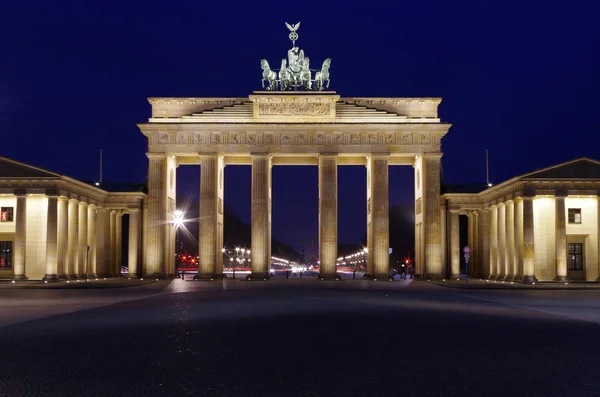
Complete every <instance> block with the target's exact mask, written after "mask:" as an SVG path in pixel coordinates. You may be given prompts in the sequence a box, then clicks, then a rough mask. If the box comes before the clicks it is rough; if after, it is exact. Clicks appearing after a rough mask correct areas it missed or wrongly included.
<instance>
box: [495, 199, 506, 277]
mask: <svg viewBox="0 0 600 397" xmlns="http://www.w3.org/2000/svg"><path fill="white" fill-rule="evenodd" d="M505 257H506V205H505V204H504V203H499V204H498V262H497V264H496V266H497V268H496V274H497V275H498V277H497V278H498V280H504V278H505V277H506V266H505V259H504V258H505Z"/></svg>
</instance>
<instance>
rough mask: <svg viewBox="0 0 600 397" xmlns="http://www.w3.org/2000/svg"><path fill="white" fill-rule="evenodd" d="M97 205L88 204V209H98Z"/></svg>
mask: <svg viewBox="0 0 600 397" xmlns="http://www.w3.org/2000/svg"><path fill="white" fill-rule="evenodd" d="M96 207H97V205H96V204H88V208H96Z"/></svg>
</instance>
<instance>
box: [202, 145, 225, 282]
mask: <svg viewBox="0 0 600 397" xmlns="http://www.w3.org/2000/svg"><path fill="white" fill-rule="evenodd" d="M217 162H218V158H217V155H210V156H201V157H200V233H199V236H200V237H199V245H200V262H199V267H198V278H199V279H204V280H212V279H214V278H215V277H216V272H217V254H221V252H220V251H221V250H219V252H218V253H217V188H218V178H219V174H218V165H217Z"/></svg>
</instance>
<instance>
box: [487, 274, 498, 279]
mask: <svg viewBox="0 0 600 397" xmlns="http://www.w3.org/2000/svg"><path fill="white" fill-rule="evenodd" d="M497 278H498V275H497V274H490V276H489V277H488V280H495V279H497Z"/></svg>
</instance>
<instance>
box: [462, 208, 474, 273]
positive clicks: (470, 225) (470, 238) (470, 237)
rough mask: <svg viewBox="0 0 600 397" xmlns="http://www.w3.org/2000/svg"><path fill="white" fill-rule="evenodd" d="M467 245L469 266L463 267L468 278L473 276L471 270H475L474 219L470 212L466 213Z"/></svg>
mask: <svg viewBox="0 0 600 397" xmlns="http://www.w3.org/2000/svg"><path fill="white" fill-rule="evenodd" d="M467 245H468V246H469V248H470V249H471V252H469V265H468V266H466V265H465V272H466V274H467V277H470V276H472V275H473V269H474V268H475V217H474V215H473V212H472V211H469V212H467ZM463 256H464V253H463ZM465 262H466V261H465Z"/></svg>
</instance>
